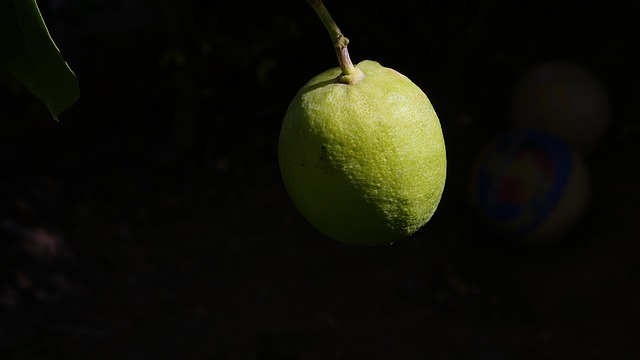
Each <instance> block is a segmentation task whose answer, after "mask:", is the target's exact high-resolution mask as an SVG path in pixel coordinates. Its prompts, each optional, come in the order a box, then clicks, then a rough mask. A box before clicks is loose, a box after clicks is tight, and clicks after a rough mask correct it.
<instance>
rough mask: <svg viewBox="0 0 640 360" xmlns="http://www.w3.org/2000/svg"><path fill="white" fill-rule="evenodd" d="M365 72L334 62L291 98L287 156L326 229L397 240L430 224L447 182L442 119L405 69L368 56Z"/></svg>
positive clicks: (284, 163) (293, 181)
mask: <svg viewBox="0 0 640 360" xmlns="http://www.w3.org/2000/svg"><path fill="white" fill-rule="evenodd" d="M356 67H357V68H358V69H360V70H361V71H362V73H363V74H364V77H363V78H362V79H360V80H359V81H356V82H354V83H351V84H349V83H343V82H341V81H340V75H341V70H340V69H339V68H333V69H329V70H327V71H325V72H323V73H321V74H319V75H317V76H315V77H313V78H312V79H311V80H310V81H309V82H308V83H307V84H305V85H304V86H303V87H302V88H301V89H300V90H299V91H298V93H297V94H296V96H295V97H294V99H293V100H292V102H291V103H290V104H289V107H288V109H287V112H286V114H285V117H284V120H283V123H282V128H281V131H280V138H279V146H278V158H279V165H280V171H281V175H282V179H283V182H284V185H285V188H286V189H287V191H288V193H289V195H290V197H291V199H292V201H293V203H294V204H295V206H296V207H297V209H298V210H299V211H300V212H301V213H302V215H303V216H304V217H305V218H306V219H307V220H308V221H309V222H310V223H311V225H312V226H313V227H315V228H316V229H317V230H319V231H320V232H322V233H324V234H325V235H327V236H328V237H330V238H333V239H335V240H337V241H340V242H343V243H346V244H352V245H390V244H392V243H394V242H396V241H398V240H400V239H403V238H405V237H407V236H409V235H411V234H413V233H415V232H416V231H417V230H418V229H419V228H421V227H422V226H423V225H424V224H425V223H427V222H428V221H429V219H430V218H431V217H432V215H433V214H434V212H435V211H436V209H437V207H438V204H439V202H440V199H441V197H442V193H443V190H444V185H445V178H446V163H447V161H446V151H445V143H444V138H443V134H442V129H441V126H440V122H439V120H438V117H437V115H436V113H435V111H434V109H433V106H432V105H431V102H430V101H429V99H428V98H427V96H426V95H425V93H424V92H423V91H422V90H421V89H420V88H419V87H418V86H417V85H415V84H414V83H413V82H412V81H411V80H409V79H408V78H407V77H406V76H404V75H402V74H400V73H399V72H397V71H395V70H393V69H390V68H386V67H383V66H381V65H380V64H379V63H377V62H375V61H368V60H365V61H363V62H361V63H359V64H357V65H356Z"/></svg>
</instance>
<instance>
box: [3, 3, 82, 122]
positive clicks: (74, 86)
mask: <svg viewBox="0 0 640 360" xmlns="http://www.w3.org/2000/svg"><path fill="white" fill-rule="evenodd" d="M0 72H8V73H10V74H12V75H13V76H14V77H15V78H16V79H18V80H19V81H20V82H21V83H22V84H23V85H24V86H25V87H26V88H27V89H28V90H29V91H30V92H31V93H32V94H33V95H35V96H36V97H37V98H38V99H40V101H42V102H43V103H44V104H45V106H46V107H47V108H48V109H49V111H50V112H51V115H53V118H54V119H56V120H58V116H59V115H60V113H62V112H63V111H64V110H66V109H68V108H70V107H71V106H72V105H73V104H74V103H75V102H76V101H77V100H78V97H79V90H78V79H77V78H76V75H75V74H74V73H73V71H72V70H71V68H70V67H69V65H68V64H67V63H66V61H65V60H64V58H63V57H62V55H61V54H60V50H58V47H57V46H56V44H55V43H54V42H53V39H52V38H51V36H50V35H49V31H48V30H47V26H46V25H45V23H44V20H43V19H42V15H41V14H40V10H39V9H38V5H37V4H36V2H35V0H0Z"/></svg>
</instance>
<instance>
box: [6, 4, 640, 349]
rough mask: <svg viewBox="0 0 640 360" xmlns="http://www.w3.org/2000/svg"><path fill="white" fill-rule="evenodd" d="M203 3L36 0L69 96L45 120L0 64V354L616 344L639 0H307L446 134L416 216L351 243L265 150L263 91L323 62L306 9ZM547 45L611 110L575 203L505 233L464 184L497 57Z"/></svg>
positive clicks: (491, 102) (488, 112) (639, 80)
mask: <svg viewBox="0 0 640 360" xmlns="http://www.w3.org/2000/svg"><path fill="white" fill-rule="evenodd" d="M214 3H215V2H211V3H210V4H209V3H208V2H207V3H204V2H199V1H186V2H181V3H179V4H178V3H176V4H171V2H169V1H164V2H162V1H161V2H157V3H156V2H153V3H148V2H144V1H137V0H136V1H131V0H126V1H125V0H121V1H93V2H85V1H79V0H78V1H74V0H68V1H49V2H39V5H40V7H41V10H42V12H43V15H44V17H45V21H47V23H48V25H49V29H50V31H51V33H52V36H53V38H54V39H55V40H56V42H57V44H58V45H59V47H60V48H61V50H62V51H63V55H64V56H65V58H66V60H67V61H68V62H69V63H70V65H71V67H72V68H73V69H74V71H75V72H76V74H77V75H78V78H79V80H80V86H81V97H80V101H79V102H78V103H77V104H76V105H75V106H74V107H73V108H71V109H69V110H68V111H66V112H65V113H63V115H62V116H61V121H60V122H59V123H57V122H55V121H54V120H53V119H52V118H51V117H50V116H49V115H48V113H47V112H46V109H45V108H44V107H43V106H42V104H41V103H39V102H38V101H37V100H36V99H34V98H33V97H32V96H31V95H30V94H29V93H27V92H26V91H25V90H23V89H22V88H21V86H20V84H18V83H17V82H15V81H14V80H13V79H12V78H10V77H8V76H5V75H2V77H1V78H0V79H1V80H2V82H1V83H2V86H0V94H1V98H2V99H3V100H2V103H1V104H2V106H1V109H0V120H1V121H0V127H1V130H0V138H1V139H0V161H1V163H2V168H3V171H2V175H1V176H0V196H1V198H0V199H1V201H0V359H3V360H4V359H94V360H101V359H154V360H155V359H226V360H235V359H251V360H267V359H279V360H282V359H487V360H494V359H635V358H640V341H638V339H640V311H639V310H638V309H639V308H638V306H637V304H639V303H640V241H639V240H640V230H639V228H638V226H637V223H638V221H639V220H640V216H639V215H640V191H639V190H638V188H639V187H638V185H639V179H640V162H639V161H638V158H639V157H638V155H640V145H638V141H637V140H638V139H639V138H640V117H639V115H640V113H639V112H638V110H637V104H638V102H639V101H640V86H639V84H640V76H638V75H639V73H638V70H637V63H638V60H639V59H638V56H637V54H636V51H635V49H634V46H633V45H632V44H634V43H635V41H637V36H638V35H640V31H639V30H640V27H639V26H638V22H637V20H636V17H637V14H638V13H639V12H640V5H638V4H637V3H635V4H634V3H633V2H628V5H624V6H622V5H618V7H615V6H614V5H611V4H609V3H608V4H606V5H605V4H604V3H598V2H586V3H585V2H580V3H573V2H569V3H567V5H566V7H564V8H563V7H559V5H557V4H556V5H553V7H551V5H549V6H550V7H548V8H547V7H544V6H542V5H536V6H533V5H526V4H521V3H518V4H511V3H510V2H503V1H485V2H472V1H453V2H451V1H449V2H445V1H430V2H426V3H427V4H423V2H421V1H405V0H400V1H396V2H394V3H393V4H386V6H384V7H383V6H382V5H380V6H375V7H374V6H371V5H369V6H367V7H363V5H362V4H356V3H350V4H343V2H338V1H331V0H326V5H327V7H328V8H329V9H330V11H331V12H332V14H333V15H334V17H335V19H336V21H337V22H338V24H339V25H340V26H341V28H342V30H343V31H344V32H345V34H346V35H347V36H348V37H349V38H350V39H351V42H352V44H351V46H350V49H351V56H352V58H353V59H354V60H355V61H359V60H362V59H374V60H377V61H379V62H381V63H382V64H383V65H385V66H389V67H393V68H395V69H396V70H398V71H400V72H402V73H404V74H405V75H407V76H409V77H410V78H411V79H412V80H413V81H414V82H415V83H416V84H418V85H419V86H421V87H422V88H423V90H425V92H426V93H427V94H428V95H429V97H430V99H431V101H432V103H433V104H434V107H435V108H436V111H438V114H439V117H440V120H441V122H442V127H443V131H444V135H445V139H446V141H447V149H448V179H447V185H446V189H445V193H444V196H443V198H442V201H441V203H440V206H439V208H438V211H437V212H436V214H435V215H434V217H433V218H432V219H431V221H430V222H429V223H428V224H427V225H426V226H425V227H423V228H422V229H421V230H419V231H418V232H417V233H416V234H415V235H413V236H411V237H410V238H407V239H405V240H403V241H401V242H398V243H396V244H394V245H393V246H391V247H372V248H370V247H353V246H347V245H342V244H340V243H337V242H335V241H333V240H331V239H328V238H327V237H325V236H323V235H322V234H320V233H319V232H317V231H316V230H314V229H313V228H312V227H311V226H310V225H309V224H308V223H307V222H306V220H305V219H304V218H303V217H302V216H301V215H300V214H299V213H298V212H297V210H296V209H295V207H294V206H293V204H292V203H291V201H290V199H289V197H288V195H287V193H286V191H285V189H284V187H283V185H282V182H281V179H280V174H279V170H278V164H277V140H278V133H279V129H280V123H281V120H282V116H283V115H284V112H285V111H286V107H287V105H288V102H289V101H290V100H291V99H292V98H293V95H294V94H295V92H296V91H297V90H298V88H299V87H300V86H302V84H304V82H306V81H307V80H308V79H309V78H310V77H311V76H313V75H315V74H316V73H319V72H321V71H323V70H325V69H326V68H328V67H333V66H335V64H336V63H335V59H334V53H333V50H332V49H331V44H330V41H329V38H328V37H327V35H326V32H325V30H324V28H323V27H322V25H321V23H320V22H319V20H318V19H317V18H316V17H315V14H314V13H313V11H312V10H311V9H310V8H309V7H308V5H307V4H305V3H304V1H302V0H300V1H295V2H294V1H291V2H287V3H286V4H281V3H279V2H278V4H272V2H260V3H258V2H256V4H252V3H251V2H249V3H247V2H236V3H229V4H225V6H226V10H224V11H223V10H221V9H220V8H219V6H222V5H218V4H217V3H215V4H214ZM267 5H268V6H271V8H267ZM285 5H287V6H288V7H287V6H285ZM358 6H360V9H357V7H358ZM555 59H562V60H568V61H573V62H576V63H579V64H582V65H584V66H587V67H589V68H590V69H592V70H593V71H594V73H595V74H597V75H598V76H599V77H600V78H601V79H602V80H603V82H604V84H605V85H606V87H607V89H608V90H609V95H610V97H611V101H612V109H613V121H612V123H611V126H610V127H609V129H608V130H607V133H606V134H605V136H604V140H603V142H602V143H601V144H600V146H599V147H598V148H597V149H596V150H595V151H593V152H591V153H589V154H586V155H585V161H586V163H587V166H588V170H589V174H590V178H591V183H592V193H591V202H590V203H589V207H588V208H587V210H586V212H585V214H584V216H583V217H582V218H581V222H580V223H579V224H577V226H575V227H574V228H573V229H572V231H571V232H570V234H569V235H568V237H567V238H565V239H563V240H562V241H558V242H556V243H553V244H551V245H549V246H544V247H540V248H529V247H523V246H518V245H517V244H513V243H509V242H506V241H503V240H500V239H499V238H496V236H495V235H494V234H493V233H492V232H490V231H488V230H487V229H485V228H484V227H483V226H480V224H479V222H478V221H477V219H476V217H475V216H474V213H473V212H472V210H471V208H470V206H469V199H468V196H467V191H466V187H467V183H468V181H469V174H470V169H471V165H472V163H473V161H474V159H475V158H476V156H477V154H478V151H479V150H480V149H481V148H482V146H483V145H484V144H485V143H486V141H488V139H490V138H491V137H493V136H494V135H496V134H499V133H501V132H502V131H504V130H505V129H506V125H505V114H506V109H507V105H508V99H509V94H510V91H511V90H512V88H513V86H514V84H515V81H516V79H517V78H518V76H519V75H520V74H521V73H522V72H523V71H524V70H525V69H527V68H529V67H530V66H532V65H535V64H537V63H540V62H542V61H545V60H555Z"/></svg>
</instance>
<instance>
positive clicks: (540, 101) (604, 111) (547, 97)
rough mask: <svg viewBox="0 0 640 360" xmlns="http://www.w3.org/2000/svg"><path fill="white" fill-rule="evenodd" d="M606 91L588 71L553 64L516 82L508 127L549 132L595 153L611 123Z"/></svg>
mask: <svg viewBox="0 0 640 360" xmlns="http://www.w3.org/2000/svg"><path fill="white" fill-rule="evenodd" d="M609 107H610V105H609V99H608V95H607V92H606V90H605V88H604V86H603V84H602V83H601V82H600V80H599V79H598V78H597V77H596V76H595V74H594V73H593V72H591V71H590V70H589V69H587V68H585V67H583V66H580V65H577V64H573V63H570V62H561V61H550V62H546V63H542V64H539V65H537V66H534V67H532V68H531V69H529V70H528V71H526V72H525V73H524V74H523V75H522V77H521V78H520V79H519V80H518V82H517V83H516V86H515V89H514V92H513V98H512V101H511V109H510V111H511V112H510V114H509V124H510V125H511V126H513V127H520V128H522V127H526V128H538V129H542V130H546V131H549V132H551V133H553V134H555V135H557V136H559V137H560V138H562V139H564V140H565V141H567V142H568V143H569V144H571V145H572V146H574V147H575V148H576V149H577V150H579V151H582V152H584V153H588V152H591V151H592V150H594V149H595V148H596V147H597V146H598V145H599V144H600V142H601V141H602V138H603V136H604V134H605V132H606V130H607V128H608V127H609V122H610V121H611V119H610V118H611V114H610V112H611V110H610V108H609Z"/></svg>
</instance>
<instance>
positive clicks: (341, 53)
mask: <svg viewBox="0 0 640 360" xmlns="http://www.w3.org/2000/svg"><path fill="white" fill-rule="evenodd" d="M307 3H309V5H311V7H312V8H313V10H315V12H316V14H318V16H319V17H320V20H322V23H323V24H324V27H325V28H326V29H327V31H328V32H329V35H330V36H331V41H332V42H333V46H334V47H335V49H336V55H337V57H338V64H340V70H342V75H341V76H340V77H339V78H338V80H339V81H340V82H343V83H348V84H354V83H356V82H358V81H360V80H362V78H363V77H364V74H363V73H362V71H361V70H360V69H358V68H356V67H355V66H354V65H353V62H351V57H349V51H348V50H347V45H349V39H348V38H347V37H346V36H344V35H343V34H342V32H341V31H340V29H339V28H338V25H337V24H336V22H335V21H333V18H332V17H331V15H330V14H329V11H328V10H327V8H326V7H325V6H324V4H323V2H322V0H307Z"/></svg>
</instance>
